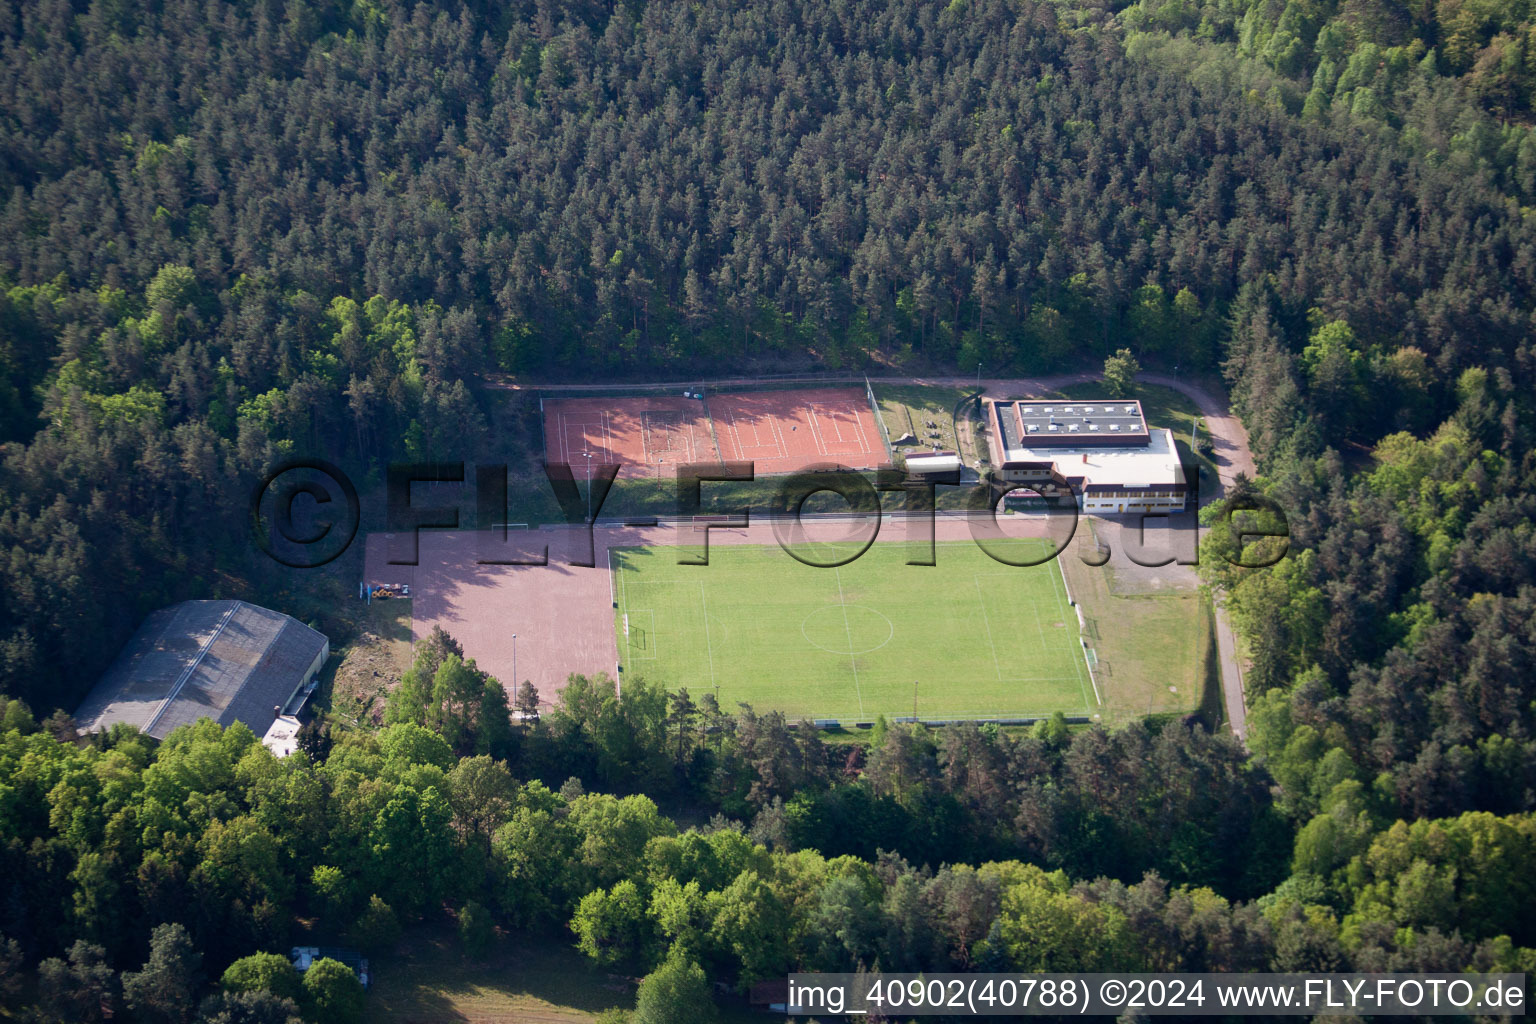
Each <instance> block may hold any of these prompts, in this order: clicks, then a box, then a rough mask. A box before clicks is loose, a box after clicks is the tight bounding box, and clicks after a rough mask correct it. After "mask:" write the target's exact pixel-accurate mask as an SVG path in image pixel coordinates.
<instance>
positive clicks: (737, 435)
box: [720, 409, 746, 459]
mask: <svg viewBox="0 0 1536 1024" xmlns="http://www.w3.org/2000/svg"><path fill="white" fill-rule="evenodd" d="M725 419H726V423H725V428H726V429H727V430H729V431H730V432H731V437H732V438H733V439H734V441H735V447H736V458H738V459H739V458H741V453H742V452H744V451H746V447H745V446H744V445H743V444H742V443H741V428H740V427H738V426H737V425H736V412H735V410H733V409H727V410H725ZM720 457H721V458H722V459H723V458H725V457H726V455H725V452H721V453H720Z"/></svg>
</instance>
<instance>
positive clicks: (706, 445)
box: [544, 396, 720, 477]
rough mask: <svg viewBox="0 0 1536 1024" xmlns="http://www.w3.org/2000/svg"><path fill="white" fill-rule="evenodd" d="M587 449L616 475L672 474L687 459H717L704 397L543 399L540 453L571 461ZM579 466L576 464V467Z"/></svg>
mask: <svg viewBox="0 0 1536 1024" xmlns="http://www.w3.org/2000/svg"><path fill="white" fill-rule="evenodd" d="M583 452H591V454H592V461H593V462H594V463H596V464H598V465H604V464H609V465H611V464H614V463H617V464H618V465H620V466H622V467H623V468H622V469H620V470H619V475H620V476H621V477H644V476H650V477H657V476H675V475H676V474H677V467H678V466H679V465H680V464H682V463H686V462H719V461H720V454H719V452H717V451H716V450H715V442H714V438H712V437H711V436H710V431H709V414H708V413H707V412H706V411H705V408H704V403H703V402H701V401H698V400H696V399H692V398H681V397H670V396H668V397H661V396H656V397H646V398H557V399H546V400H545V402H544V456H545V458H546V459H548V460H549V461H550V462H564V463H568V464H570V465H572V466H574V465H576V464H577V463H579V462H583V461H585V456H583V455H582V453H583ZM578 472H580V470H578Z"/></svg>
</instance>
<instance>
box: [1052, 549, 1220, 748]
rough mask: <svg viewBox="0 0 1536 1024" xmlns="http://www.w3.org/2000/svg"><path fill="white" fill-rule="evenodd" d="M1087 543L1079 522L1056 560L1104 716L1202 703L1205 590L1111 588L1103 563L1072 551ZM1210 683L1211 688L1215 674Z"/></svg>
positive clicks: (1182, 709) (1207, 667) (1207, 633)
mask: <svg viewBox="0 0 1536 1024" xmlns="http://www.w3.org/2000/svg"><path fill="white" fill-rule="evenodd" d="M1092 545H1093V541H1092V538H1091V535H1090V530H1089V529H1080V530H1079V533H1078V536H1077V537H1076V538H1075V539H1074V540H1073V543H1072V545H1071V546H1070V547H1069V548H1068V549H1067V551H1065V552H1063V553H1062V557H1061V566H1062V569H1063V570H1064V571H1065V573H1066V578H1067V581H1068V583H1069V584H1070V585H1071V588H1072V596H1073V597H1074V598H1075V599H1076V600H1077V602H1078V606H1079V607H1080V608H1081V609H1082V612H1083V618H1084V623H1085V628H1086V633H1087V637H1088V643H1089V645H1090V646H1092V647H1093V648H1094V651H1095V653H1096V655H1097V657H1098V664H1097V666H1096V667H1095V672H1096V673H1097V677H1098V683H1099V692H1100V693H1102V694H1103V695H1104V702H1105V705H1106V706H1105V709H1104V719H1105V721H1106V722H1107V723H1115V722H1125V721H1130V720H1132V719H1138V718H1143V717H1146V716H1147V715H1160V714H1184V713H1187V712H1190V711H1194V710H1197V709H1200V708H1202V707H1206V706H1207V705H1208V703H1209V700H1208V698H1209V695H1210V691H1211V685H1212V679H1211V672H1212V671H1213V670H1214V663H1213V662H1212V660H1211V658H1210V651H1211V648H1212V645H1213V644H1214V636H1213V634H1212V632H1211V623H1210V610H1209V606H1208V604H1207V602H1206V600H1205V598H1204V597H1203V596H1202V595H1201V594H1200V592H1199V591H1198V590H1172V591H1168V592H1164V593H1157V594H1136V595H1125V594H1117V593H1115V592H1114V589H1113V587H1112V582H1113V570H1112V569H1111V568H1110V567H1109V566H1099V567H1094V566H1089V565H1085V564H1083V562H1082V560H1081V559H1080V558H1079V557H1078V552H1079V551H1080V550H1090V549H1091V548H1092ZM1215 685H1216V690H1217V692H1218V694H1219V689H1220V684H1219V681H1217V682H1216V684H1215ZM1217 704H1218V705H1219V700H1218V702H1217Z"/></svg>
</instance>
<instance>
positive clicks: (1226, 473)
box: [486, 373, 1254, 742]
mask: <svg viewBox="0 0 1536 1024" xmlns="http://www.w3.org/2000/svg"><path fill="white" fill-rule="evenodd" d="M864 379H865V378H864V377H863V376H862V375H856V376H855V375H851V376H848V377H846V378H838V377H832V378H830V379H829V378H828V377H825V376H822V377H812V376H807V377H803V378H795V377H790V378H774V383H777V384H802V383H803V384H806V385H819V386H823V387H825V386H827V385H829V384H837V383H844V382H851V383H858V382H862V381H863V380H864ZM868 379H869V380H870V381H871V382H879V383H882V384H934V385H940V386H944V387H963V388H971V387H975V386H976V378H975V377H888V376H882V377H869V378H868ZM1099 379H1101V375H1100V374H1095V373H1066V374H1055V375H1051V376H1046V377H1011V378H1001V379H998V378H984V379H983V380H982V382H981V383H982V384H983V385H985V387H986V389H987V390H988V391H989V392H992V393H1005V394H1016V395H1019V396H1020V397H1027V396H1030V395H1038V394H1041V393H1044V392H1047V391H1053V390H1055V389H1057V388H1060V387H1062V386H1063V385H1066V384H1083V383H1087V382H1090V381H1096V380H1099ZM1137 379H1138V380H1140V381H1143V382H1145V383H1148V384H1157V385H1160V386H1162V387H1166V388H1172V389H1173V390H1174V391H1177V392H1179V393H1180V394H1181V395H1183V396H1184V397H1185V398H1188V399H1189V400H1190V401H1191V402H1193V403H1194V404H1195V407H1196V408H1197V409H1199V410H1200V415H1201V416H1203V417H1204V418H1205V425H1206V429H1207V430H1208V431H1209V433H1210V436H1211V442H1212V444H1213V445H1214V446H1215V452H1214V457H1213V461H1214V462H1215V463H1216V467H1217V475H1218V477H1219V483H1220V485H1221V490H1222V491H1226V490H1227V489H1228V488H1229V487H1231V486H1232V484H1233V482H1234V481H1235V480H1236V479H1237V476H1238V475H1239V474H1242V475H1244V476H1247V477H1250V478H1251V477H1252V476H1253V475H1254V464H1253V453H1252V451H1251V450H1250V449H1249V447H1248V431H1247V430H1246V429H1245V428H1244V427H1243V424H1242V422H1241V421H1240V420H1238V418H1237V416H1235V415H1234V414H1233V413H1232V411H1231V409H1230V408H1229V407H1228V405H1227V403H1226V402H1225V401H1224V400H1223V399H1222V398H1220V397H1218V396H1217V395H1215V394H1213V393H1211V392H1210V391H1207V390H1206V389H1205V388H1203V387H1201V386H1200V385H1199V384H1196V383H1194V382H1192V381H1188V380H1183V379H1180V378H1177V377H1171V376H1169V375H1167V374H1161V373H1142V374H1140V375H1138V378H1137ZM486 383H487V384H488V385H489V386H490V387H493V388H500V389H505V390H513V391H516V390H528V391H541V390H546V389H547V390H560V391H566V392H572V391H580V392H587V393H590V394H601V393H603V392H605V391H618V390H627V389H628V388H629V387H631V385H623V384H531V385H526V386H522V385H517V384H511V383H508V382H506V381H503V380H487V381H486ZM761 383H762V380H761V379H760V378H754V377H733V378H726V379H721V380H693V381H678V382H676V383H675V384H658V385H657V388H658V389H661V388H682V387H700V388H718V387H733V386H742V385H753V384H761ZM1215 617H1216V648H1217V654H1218V658H1219V661H1220V663H1221V689H1222V695H1223V698H1224V701H1225V704H1226V710H1227V722H1228V724H1229V725H1230V727H1231V729H1232V733H1233V735H1234V736H1236V737H1237V739H1238V742H1242V741H1243V740H1244V738H1245V737H1246V736H1247V734H1248V714H1247V706H1246V704H1245V702H1244V700H1243V673H1242V664H1241V659H1240V658H1239V656H1238V652H1237V638H1236V635H1235V634H1234V633H1233V631H1232V623H1231V621H1230V620H1229V618H1228V616H1227V610H1226V608H1224V607H1222V606H1220V605H1217V607H1216V616H1215Z"/></svg>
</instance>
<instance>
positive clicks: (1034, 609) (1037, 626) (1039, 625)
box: [1029, 574, 1098, 708]
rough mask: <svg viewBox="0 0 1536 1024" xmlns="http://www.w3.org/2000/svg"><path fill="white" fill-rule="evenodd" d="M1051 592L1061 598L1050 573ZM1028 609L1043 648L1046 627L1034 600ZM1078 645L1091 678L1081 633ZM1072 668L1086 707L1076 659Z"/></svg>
mask: <svg viewBox="0 0 1536 1024" xmlns="http://www.w3.org/2000/svg"><path fill="white" fill-rule="evenodd" d="M1051 593H1052V594H1054V596H1055V597H1057V600H1061V593H1060V591H1058V590H1055V574H1052V576H1051ZM1029 609H1031V611H1032V613H1034V614H1035V631H1038V633H1040V646H1041V648H1044V640H1046V629H1044V623H1041V622H1040V609H1038V608H1037V606H1035V603H1034V602H1031V605H1029ZM1078 646H1080V648H1081V649H1083V665H1084V666H1087V672H1089V679H1092V674H1094V666H1092V665H1089V663H1087V648H1086V646H1083V642H1081V634H1078ZM1046 649H1049V648H1046ZM1054 649H1060V648H1054ZM1072 669H1074V674H1075V676H1077V689H1078V692H1080V694H1083V706H1084V708H1086V706H1087V689H1084V688H1083V674H1081V672H1078V671H1077V659H1074V660H1072ZM1094 695H1095V697H1097V695H1098V686H1095V688H1094Z"/></svg>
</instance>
